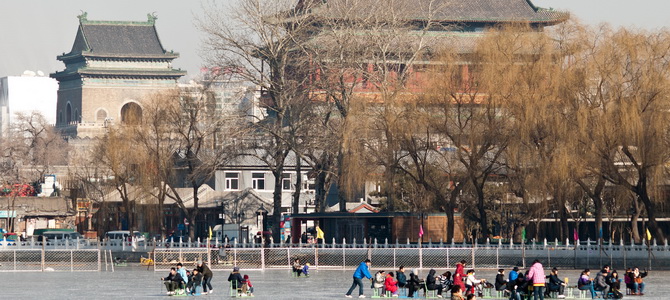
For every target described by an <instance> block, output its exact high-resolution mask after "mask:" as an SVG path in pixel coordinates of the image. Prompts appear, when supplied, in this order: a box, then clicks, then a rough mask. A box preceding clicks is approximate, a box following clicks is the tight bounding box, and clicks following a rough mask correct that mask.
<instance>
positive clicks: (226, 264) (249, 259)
mask: <svg viewBox="0 0 670 300" xmlns="http://www.w3.org/2000/svg"><path fill="white" fill-rule="evenodd" d="M152 253H153V259H154V262H155V267H154V270H156V271H166V270H169V269H170V267H173V266H175V265H176V264H177V262H181V263H182V264H185V265H192V264H195V262H196V261H199V260H200V261H205V262H209V264H210V268H211V269H212V270H230V269H232V268H233V267H235V266H237V267H240V268H243V269H247V270H265V269H289V268H290V267H291V263H292V262H293V261H294V260H295V259H296V258H299V259H300V262H301V263H303V264H304V263H310V264H311V265H312V267H313V268H315V269H336V270H350V269H354V268H356V267H357V266H358V264H359V263H360V262H361V261H364V260H365V259H370V260H372V263H373V265H374V266H375V268H382V269H387V268H393V269H395V268H398V267H399V266H400V265H404V266H406V267H409V268H419V269H431V268H434V269H447V268H453V267H454V266H455V265H456V263H458V262H460V261H466V263H467V266H468V268H473V269H474V268H478V269H499V268H504V269H510V268H512V267H514V266H518V267H524V268H525V267H528V266H530V265H532V263H533V261H534V260H536V259H539V260H540V261H541V262H542V263H543V264H544V266H545V267H547V268H552V267H557V268H563V269H565V268H568V269H584V268H591V269H599V268H600V267H602V266H603V265H604V264H609V265H611V266H613V267H614V268H616V269H622V268H626V267H632V266H640V267H647V266H649V268H651V266H652V263H653V267H654V268H655V269H670V259H669V258H670V255H657V256H655V257H652V256H648V252H646V251H639V252H636V251H632V252H626V251H625V250H623V249H612V250H611V251H608V250H603V251H592V250H591V249H586V250H579V249H572V250H568V249H556V248H546V249H534V250H523V251H520V250H518V249H502V248H480V247H477V248H475V247H471V248H463V247H461V248H437V247H436V248H374V247H369V248H319V247H311V248H289V247H285V248H280V247H274V248H219V249H214V248H157V249H155V250H154V251H153V252H152ZM665 253H667V252H665ZM659 254H660V253H659Z"/></svg>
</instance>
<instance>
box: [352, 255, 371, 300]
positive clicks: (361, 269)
mask: <svg viewBox="0 0 670 300" xmlns="http://www.w3.org/2000/svg"><path fill="white" fill-rule="evenodd" d="M371 264H372V262H371V261H370V260H369V259H366V260H365V261H364V262H361V263H360V264H359V265H358V268H356V272H354V283H352V284H351V288H349V291H348V292H347V294H346V295H345V296H346V297H347V298H351V292H353V291H354V289H355V288H356V286H357V285H358V298H365V295H363V277H365V278H367V279H372V275H370V265H371Z"/></svg>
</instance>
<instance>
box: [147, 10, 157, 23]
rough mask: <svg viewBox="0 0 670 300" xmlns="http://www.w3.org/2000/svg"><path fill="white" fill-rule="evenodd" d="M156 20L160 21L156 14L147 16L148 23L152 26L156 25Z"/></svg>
mask: <svg viewBox="0 0 670 300" xmlns="http://www.w3.org/2000/svg"><path fill="white" fill-rule="evenodd" d="M156 19H158V16H157V15H156V12H152V13H150V14H147V22H149V23H150V24H156Z"/></svg>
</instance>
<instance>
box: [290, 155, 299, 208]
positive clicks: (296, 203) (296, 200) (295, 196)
mask: <svg viewBox="0 0 670 300" xmlns="http://www.w3.org/2000/svg"><path fill="white" fill-rule="evenodd" d="M295 161H296V165H295V171H296V180H295V191H294V192H293V206H292V208H291V212H292V213H294V214H298V213H300V211H299V210H300V189H301V187H302V166H301V164H302V160H301V159H300V156H298V155H297V154H296V159H295Z"/></svg>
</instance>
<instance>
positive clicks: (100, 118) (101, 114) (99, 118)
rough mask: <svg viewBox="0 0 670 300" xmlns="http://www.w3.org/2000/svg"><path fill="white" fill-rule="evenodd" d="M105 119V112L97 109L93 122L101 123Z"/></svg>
mask: <svg viewBox="0 0 670 300" xmlns="http://www.w3.org/2000/svg"><path fill="white" fill-rule="evenodd" d="M105 119H107V111H105V110H104V109H102V108H100V109H98V112H96V113H95V120H96V121H98V122H103V121H105Z"/></svg>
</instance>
